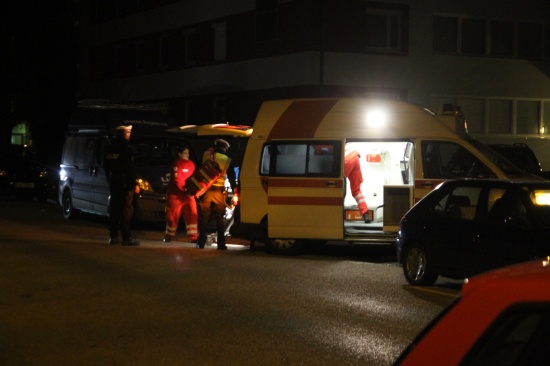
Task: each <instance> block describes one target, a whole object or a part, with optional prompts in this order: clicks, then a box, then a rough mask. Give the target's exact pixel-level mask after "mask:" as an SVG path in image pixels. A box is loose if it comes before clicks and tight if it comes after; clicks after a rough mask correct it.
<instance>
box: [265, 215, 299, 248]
mask: <svg viewBox="0 0 550 366" xmlns="http://www.w3.org/2000/svg"><path fill="white" fill-rule="evenodd" d="M261 230H262V237H263V239H262V242H263V243H264V246H265V251H266V252H268V253H270V254H277V255H299V254H302V253H303V251H304V242H303V241H300V240H296V239H273V238H270V237H269V236H268V234H267V218H265V219H264V220H263V221H262V224H261Z"/></svg>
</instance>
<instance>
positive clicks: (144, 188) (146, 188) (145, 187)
mask: <svg viewBox="0 0 550 366" xmlns="http://www.w3.org/2000/svg"><path fill="white" fill-rule="evenodd" d="M136 182H137V184H138V186H139V189H140V190H141V191H149V192H153V187H151V184H149V182H148V181H146V180H144V179H141V178H138V179H137V180H136Z"/></svg>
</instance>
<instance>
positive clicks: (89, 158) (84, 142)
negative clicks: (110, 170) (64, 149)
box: [65, 134, 96, 211]
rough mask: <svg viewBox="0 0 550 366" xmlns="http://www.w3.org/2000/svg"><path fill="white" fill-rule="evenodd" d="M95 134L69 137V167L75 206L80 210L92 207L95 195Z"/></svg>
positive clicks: (87, 209)
mask: <svg viewBox="0 0 550 366" xmlns="http://www.w3.org/2000/svg"><path fill="white" fill-rule="evenodd" d="M95 139H96V136H95V135H88V134H83V135H77V136H74V137H69V138H67V144H69V145H70V147H71V149H70V150H71V152H70V154H69V155H70V156H69V157H68V158H69V159H70V161H71V163H70V164H68V165H69V167H70V168H65V169H68V172H69V179H71V180H72V192H73V206H74V207H75V208H77V209H79V210H84V211H89V210H91V209H92V201H93V195H94V174H93V166H94V159H95Z"/></svg>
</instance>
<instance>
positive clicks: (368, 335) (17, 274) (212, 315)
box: [0, 199, 459, 366]
mask: <svg viewBox="0 0 550 366" xmlns="http://www.w3.org/2000/svg"><path fill="white" fill-rule="evenodd" d="M135 236H136V237H137V238H138V239H140V240H141V241H142V245H141V246H140V247H122V246H120V245H118V246H110V245H108V244H107V230H106V225H105V222H104V220H103V219H98V218H91V217H84V218H81V219H79V220H76V221H65V220H63V218H62V215H61V209H60V208H59V207H58V206H56V205H55V204H53V203H51V202H50V203H47V204H43V203H37V202H32V201H17V200H13V199H0V273H1V277H0V283H1V288H2V291H1V292H0V364H2V365H76V364H78V365H99V364H101V365H377V366H378V365H390V364H391V363H392V362H393V360H394V359H395V358H396V357H397V356H398V355H399V353H400V352H401V350H402V349H403V348H404V347H405V346H406V345H407V343H408V342H409V341H410V340H411V339H412V338H413V337H414V336H415V335H416V334H417V333H418V332H419V331H420V330H421V329H422V328H423V327H424V326H425V325H426V324H427V323H428V322H429V321H430V320H431V319H432V318H433V317H434V316H435V315H436V314H438V313H439V312H440V311H441V310H442V309H443V308H444V306H446V305H447V304H448V303H450V302H451V301H452V300H453V298H454V297H455V296H456V295H457V294H458V293H459V286H458V285H457V284H456V283H453V282H445V281H441V282H440V283H438V286H434V287H429V288H421V289H419V288H413V287H410V286H407V285H406V282H405V280H404V278H403V275H402V272H401V269H400V267H399V266H398V265H397V263H396V262H395V261H394V260H393V259H392V258H391V251H388V250H387V249H381V248H368V247H361V248H356V247H353V248H352V247H342V246H331V247H328V248H327V249H326V250H324V251H317V252H312V253H310V254H307V255H303V256H298V257H279V256H273V255H270V254H267V253H265V252H264V251H263V250H262V248H261V247H260V248H258V250H256V251H254V252H252V251H250V250H249V249H248V247H247V246H246V245H243V244H246V242H244V241H239V240H238V239H236V238H231V240H230V241H229V242H230V243H231V242H233V243H236V245H229V250H227V251H224V252H221V251H217V250H216V247H215V246H211V247H207V248H206V249H204V250H198V249H195V248H194V246H193V245H192V244H190V243H182V242H178V241H176V242H173V243H170V245H166V244H163V243H162V242H161V241H160V239H162V237H163V231H162V229H161V228H154V227H152V228H151V227H150V228H146V229H144V228H140V229H136V230H135Z"/></svg>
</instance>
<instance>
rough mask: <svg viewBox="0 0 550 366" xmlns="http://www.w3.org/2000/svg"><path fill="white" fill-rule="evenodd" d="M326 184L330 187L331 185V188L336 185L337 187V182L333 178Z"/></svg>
mask: <svg viewBox="0 0 550 366" xmlns="http://www.w3.org/2000/svg"><path fill="white" fill-rule="evenodd" d="M326 185H327V186H328V187H330V188H334V187H336V182H335V181H333V180H331V181H328V182H327V183H326Z"/></svg>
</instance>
